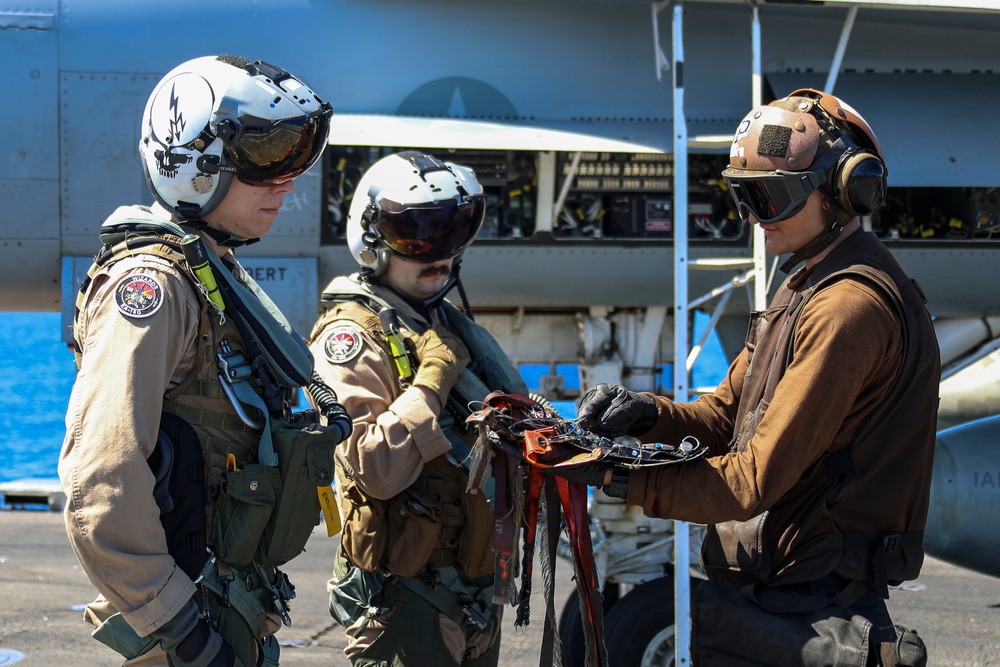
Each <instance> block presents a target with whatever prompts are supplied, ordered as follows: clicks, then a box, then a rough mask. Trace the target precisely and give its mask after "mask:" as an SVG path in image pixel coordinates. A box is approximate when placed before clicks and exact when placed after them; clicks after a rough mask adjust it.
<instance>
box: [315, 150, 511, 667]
mask: <svg viewBox="0 0 1000 667" xmlns="http://www.w3.org/2000/svg"><path fill="white" fill-rule="evenodd" d="M485 207H486V201H485V195H484V193H483V188H482V186H481V185H480V184H479V182H478V180H477V179H476V176H475V174H474V173H473V172H472V170H471V169H469V168H467V167H464V166H461V165H458V164H454V163H451V162H444V161H441V160H439V159H437V158H436V157H434V156H432V155H428V154H425V153H422V152H419V151H404V152H401V153H397V154H392V155H388V156H386V157H383V158H382V159H380V160H378V161H377V162H375V163H374V164H373V165H372V166H371V167H370V168H369V169H368V171H367V172H365V174H364V176H363V177H362V179H361V181H360V183H359V185H358V187H357V189H356V190H355V192H354V197H353V201H352V203H351V208H350V211H349V217H348V223H347V225H348V227H347V242H348V246H349V248H350V251H351V254H352V256H353V257H354V259H355V261H356V262H357V263H358V265H359V267H360V270H359V271H357V272H355V273H352V274H350V275H345V276H338V277H336V278H334V279H333V281H332V282H331V283H330V284H329V285H328V286H327V287H326V289H325V290H324V293H323V304H324V305H325V307H326V312H325V313H323V314H322V315H321V316H320V318H319V321H318V322H317V323H316V326H315V327H314V328H313V331H312V337H311V342H310V349H311V350H312V351H313V354H314V356H315V357H316V370H317V373H318V374H319V375H320V376H321V377H322V378H323V380H324V381H325V382H326V383H327V384H329V385H330V386H331V387H332V388H333V389H334V390H335V391H336V392H337V393H339V394H340V395H341V396H343V398H344V406H345V408H346V409H347V411H348V412H349V414H350V415H351V416H352V417H353V419H354V430H353V432H352V434H351V436H350V437H349V438H348V439H347V440H345V441H344V442H343V443H341V445H340V447H339V449H338V455H337V484H338V493H339V499H340V506H341V509H342V513H343V515H344V527H343V532H342V535H341V548H340V550H339V551H338V554H337V558H336V560H335V563H334V568H333V578H332V579H331V581H330V584H329V589H330V611H331V613H332V614H333V616H334V618H335V619H336V620H337V621H338V622H339V623H341V624H342V625H343V626H344V627H345V630H346V635H347V642H348V643H347V647H346V648H345V654H346V655H347V656H348V658H349V659H350V660H351V662H352V663H353V664H356V665H369V664H392V665H397V666H399V665H404V666H405V665H410V666H413V667H423V666H424V665H452V664H454V665H472V666H476V667H489V666H493V665H496V664H497V660H498V657H499V653H500V611H501V608H500V607H499V606H498V605H496V604H494V602H493V600H494V583H495V577H494V569H495V561H494V553H493V512H492V510H491V508H490V503H489V501H490V500H492V499H491V498H487V497H486V494H484V493H481V492H480V493H476V492H471V491H467V490H466V487H467V485H468V479H469V471H468V468H467V466H468V465H469V457H468V455H469V451H470V445H471V444H472V442H471V440H470V437H471V436H470V434H469V433H467V432H466V431H465V430H464V429H462V428H461V426H462V425H463V423H464V420H465V417H466V416H468V414H469V404H470V402H478V401H481V400H482V399H483V398H485V397H486V396H487V395H488V394H489V393H490V392H491V391H493V390H495V389H507V390H509V391H518V392H521V393H526V392H527V388H526V387H525V386H524V383H523V381H522V380H521V378H520V375H519V374H518V372H517V370H516V369H515V368H514V367H513V366H512V365H511V363H510V361H509V360H508V359H507V357H506V356H505V355H504V353H503V351H502V350H501V349H500V347H499V345H498V344H497V342H496V341H495V340H494V339H493V337H492V336H491V335H490V334H489V333H488V332H487V331H486V330H485V329H484V328H483V327H481V326H479V325H478V324H476V323H475V322H473V320H472V319H471V315H470V310H469V306H468V304H467V303H466V301H465V293H464V290H463V289H462V286H461V281H460V280H459V267H460V264H461V259H462V255H463V253H464V251H465V250H466V248H467V247H468V246H469V245H470V244H471V243H472V241H473V240H474V239H475V237H476V234H477V233H478V232H479V228H480V226H481V225H482V222H483V217H484V214H485ZM456 286H457V287H458V288H459V289H458V293H459V296H460V297H461V299H462V306H463V307H462V308H461V309H460V308H456V307H455V306H453V305H452V304H451V303H449V302H448V301H446V300H445V296H446V295H447V293H448V292H450V291H451V289H452V288H453V287H456ZM470 359H471V360H473V363H471V364H470Z"/></svg>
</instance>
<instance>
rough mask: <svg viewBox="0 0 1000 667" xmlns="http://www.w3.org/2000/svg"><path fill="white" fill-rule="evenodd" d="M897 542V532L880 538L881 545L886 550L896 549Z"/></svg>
mask: <svg viewBox="0 0 1000 667" xmlns="http://www.w3.org/2000/svg"><path fill="white" fill-rule="evenodd" d="M898 544H899V533H891V534H889V535H886V536H885V537H884V538H882V547H883V549H884V550H885V551H887V552H890V553H891V552H893V551H895V550H896V546H897V545H898Z"/></svg>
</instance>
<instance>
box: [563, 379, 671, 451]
mask: <svg viewBox="0 0 1000 667" xmlns="http://www.w3.org/2000/svg"><path fill="white" fill-rule="evenodd" d="M658 417H659V410H658V409H657V407H656V403H655V402H654V401H653V399H651V398H650V397H649V396H646V395H645V394H640V393H638V392H634V391H629V390H628V389H626V388H625V387H623V386H621V385H618V384H605V383H601V384H599V385H596V386H595V387H592V388H591V389H590V390H589V391H587V393H586V394H584V395H583V398H581V399H580V408H579V410H577V417H576V423H577V425H578V426H579V427H580V428H582V429H585V430H587V431H592V432H594V433H597V434H598V435H603V436H605V437H608V438H617V437H618V436H621V435H640V434H642V433H645V432H646V431H648V430H649V429H651V428H653V425H654V424H656V420H657V418H658Z"/></svg>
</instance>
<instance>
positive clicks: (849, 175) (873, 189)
mask: <svg viewBox="0 0 1000 667" xmlns="http://www.w3.org/2000/svg"><path fill="white" fill-rule="evenodd" d="M887 176H888V174H887V171H886V168H885V164H884V163H883V162H882V160H880V159H879V157H878V156H877V155H875V154H874V153H871V152H869V151H865V150H849V151H847V152H846V153H844V155H843V156H842V157H841V158H840V160H839V162H838V164H837V167H836V171H835V173H834V177H833V194H834V196H835V197H836V198H837V202H838V203H839V204H840V205H841V206H842V207H843V208H844V210H846V211H847V212H848V213H850V214H851V215H852V216H854V215H871V214H872V213H874V212H875V211H877V210H878V209H879V207H880V206H882V204H883V203H884V202H885V195H886V179H887Z"/></svg>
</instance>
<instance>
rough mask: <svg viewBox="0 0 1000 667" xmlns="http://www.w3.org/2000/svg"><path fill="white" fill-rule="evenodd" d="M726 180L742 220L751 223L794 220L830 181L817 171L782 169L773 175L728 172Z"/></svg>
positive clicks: (726, 172)
mask: <svg viewBox="0 0 1000 667" xmlns="http://www.w3.org/2000/svg"><path fill="white" fill-rule="evenodd" d="M722 178H723V180H724V181H725V182H726V184H727V185H728V186H729V193H730V194H731V195H732V196H733V200H734V201H735V202H736V208H737V209H738V210H739V213H740V217H741V218H742V219H743V220H747V219H748V218H749V216H751V215H752V216H753V217H754V218H756V219H757V221H758V222H763V223H769V222H779V221H781V220H784V219H786V218H790V217H792V216H793V215H795V214H796V213H798V212H799V211H801V210H802V208H803V207H804V206H805V205H806V200H807V199H809V195H811V194H812V193H813V192H815V191H816V190H818V189H819V187H820V186H821V185H822V184H823V183H824V182H825V181H826V178H825V175H823V174H818V173H816V172H813V171H782V170H780V169H779V170H777V171H774V172H770V173H761V172H759V171H741V170H739V169H726V170H724V171H723V172H722Z"/></svg>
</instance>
